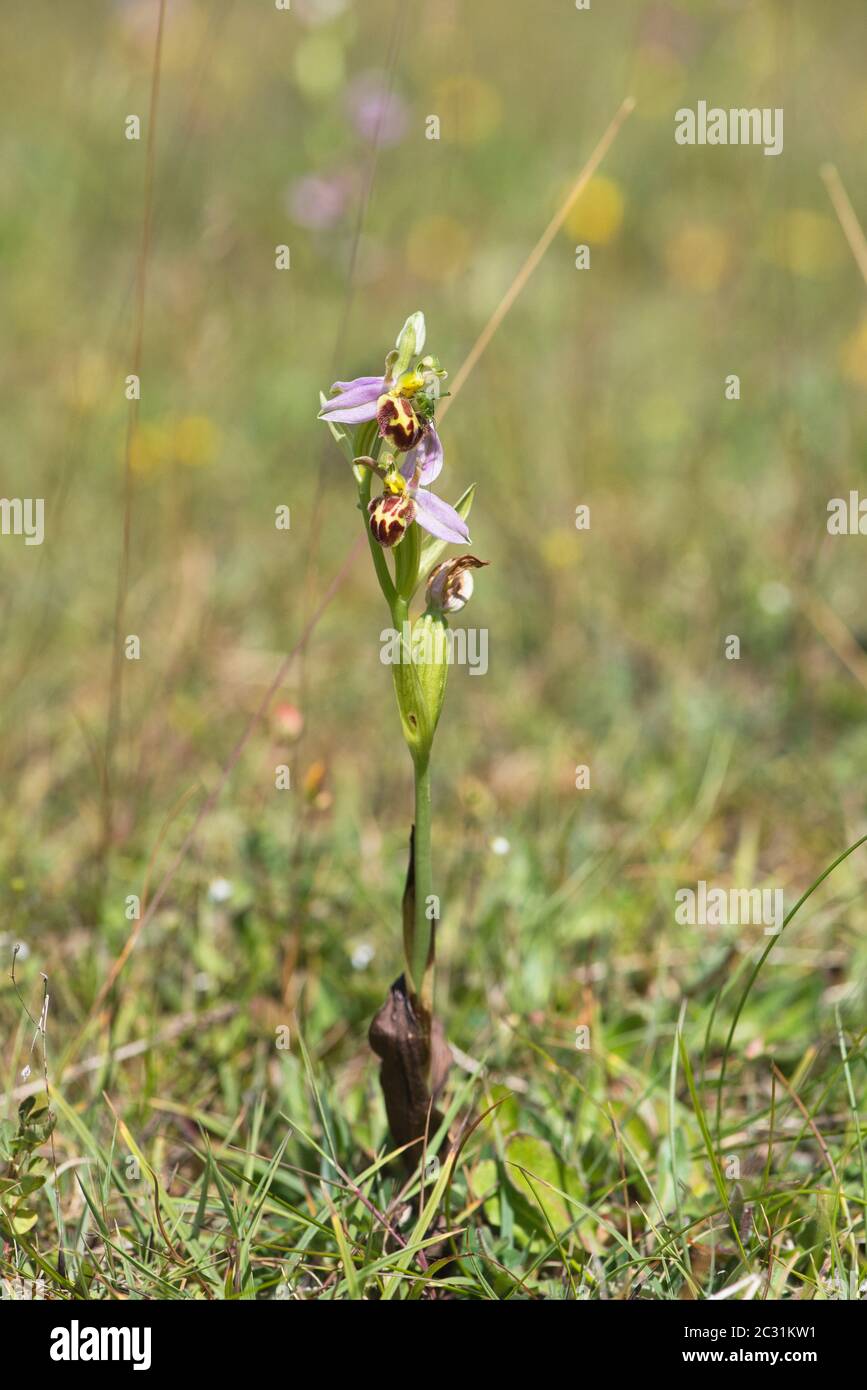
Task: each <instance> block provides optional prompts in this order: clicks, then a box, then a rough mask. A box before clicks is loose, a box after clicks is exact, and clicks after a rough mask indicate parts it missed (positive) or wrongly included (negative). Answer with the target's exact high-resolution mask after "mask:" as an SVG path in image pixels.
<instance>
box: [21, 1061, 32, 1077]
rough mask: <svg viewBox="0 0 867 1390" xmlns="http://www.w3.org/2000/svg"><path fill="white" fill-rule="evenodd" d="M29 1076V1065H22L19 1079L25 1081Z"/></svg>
mask: <svg viewBox="0 0 867 1390" xmlns="http://www.w3.org/2000/svg"><path fill="white" fill-rule="evenodd" d="M29 1076H30V1067H29V1065H28V1066H26V1067H22V1068H21V1080H22V1081H27V1079H28V1078H29Z"/></svg>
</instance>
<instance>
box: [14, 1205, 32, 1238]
mask: <svg viewBox="0 0 867 1390" xmlns="http://www.w3.org/2000/svg"><path fill="white" fill-rule="evenodd" d="M38 1220H39V1217H38V1215H37V1213H36V1212H35V1211H31V1210H30V1208H29V1207H19V1208H18V1210H17V1211H16V1212H15V1214H14V1216H10V1218H9V1225H10V1226H11V1227H12V1231H13V1234H14V1235H16V1236H23V1235H26V1234H27V1232H28V1231H30V1230H32V1228H33V1227H34V1226H35V1225H36V1222H37V1221H38Z"/></svg>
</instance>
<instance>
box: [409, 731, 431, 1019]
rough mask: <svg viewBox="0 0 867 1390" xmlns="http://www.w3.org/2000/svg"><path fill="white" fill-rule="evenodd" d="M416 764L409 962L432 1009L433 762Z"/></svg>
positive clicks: (419, 991)
mask: <svg viewBox="0 0 867 1390" xmlns="http://www.w3.org/2000/svg"><path fill="white" fill-rule="evenodd" d="M414 767H415V932H414V934H413V944H412V960H411V961H408V962H407V964H408V965H409V969H410V974H411V976H412V982H413V984H414V986H415V990H416V994H417V995H418V996H419V998H420V999H421V1001H422V1004H423V1005H424V1006H425V1008H426V1009H427V1010H428V1011H429V1012H431V1011H432V1010H433V968H432V967H433V961H431V962H430V964H431V969H430V970H428V957H429V956H430V955H431V939H432V936H433V928H434V924H433V921H431V920H430V918H429V917H428V908H429V903H428V899H429V898H430V896H431V893H432V872H431V847H430V832H431V796H430V765H429V763H428V761H427V759H425V761H424V762H423V763H422V762H416V763H415V764H414Z"/></svg>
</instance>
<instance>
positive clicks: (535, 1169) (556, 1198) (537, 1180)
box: [506, 1134, 573, 1231]
mask: <svg viewBox="0 0 867 1390" xmlns="http://www.w3.org/2000/svg"><path fill="white" fill-rule="evenodd" d="M506 1172H507V1174H508V1177H509V1182H510V1183H511V1185H512V1186H513V1187H514V1188H515V1189H516V1191H517V1192H519V1193H520V1194H521V1196H522V1197H524V1198H525V1199H526V1200H527V1201H528V1202H529V1203H530V1205H531V1207H532V1208H533V1209H534V1210H535V1211H536V1212H537V1213H539V1212H540V1209H541V1213H542V1214H543V1215H544V1217H546V1218H547V1221H548V1222H550V1224H551V1226H552V1227H553V1229H554V1230H555V1231H558V1230H559V1231H562V1230H564V1229H565V1228H566V1227H567V1226H568V1225H569V1224H570V1222H571V1221H572V1219H573V1218H572V1216H570V1214H569V1208H568V1206H567V1204H566V1202H565V1201H564V1200H563V1198H562V1197H561V1196H560V1195H559V1192H552V1190H551V1189H552V1188H553V1187H556V1188H563V1186H564V1183H563V1176H562V1172H561V1167H560V1162H559V1160H558V1158H557V1155H556V1154H555V1153H554V1150H553V1149H552V1148H551V1146H550V1144H547V1143H546V1142H545V1140H544V1139H537V1138H536V1136H535V1135H533V1134H513V1135H512V1137H511V1138H510V1139H509V1140H508V1141H507V1143H506Z"/></svg>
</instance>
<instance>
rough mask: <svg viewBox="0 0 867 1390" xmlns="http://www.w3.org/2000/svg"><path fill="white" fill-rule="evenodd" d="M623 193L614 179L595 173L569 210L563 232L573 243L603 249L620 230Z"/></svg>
mask: <svg viewBox="0 0 867 1390" xmlns="http://www.w3.org/2000/svg"><path fill="white" fill-rule="evenodd" d="M622 222H623V194H622V193H621V191H620V187H619V185H618V184H616V183H615V182H614V180H613V179H609V178H606V177H605V175H604V174H597V175H596V177H595V178H593V179H591V180H590V182H589V183H588V185H587V187H586V188H585V189H584V192H583V193H582V194H581V196H580V197H579V198H578V200H577V201H576V203H575V205H574V207H573V208H572V210H571V211H570V213H569V215H568V217H567V218H566V222H565V224H564V230H565V232H566V234H567V236H568V237H569V238H570V239H571V240H573V241H576V242H587V243H588V245H590V244H595V245H597V246H605V245H606V243H607V242H609V241H612V240H613V239H614V237H616V235H617V233H618V232H619V231H620V227H621V224H622Z"/></svg>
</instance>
